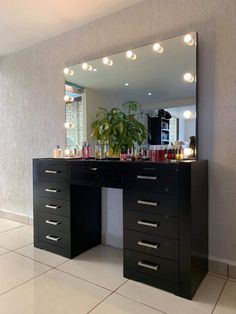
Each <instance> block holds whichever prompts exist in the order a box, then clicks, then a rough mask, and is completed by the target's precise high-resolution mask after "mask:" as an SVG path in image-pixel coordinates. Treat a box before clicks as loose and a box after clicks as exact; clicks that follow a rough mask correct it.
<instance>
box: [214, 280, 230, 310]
mask: <svg viewBox="0 0 236 314" xmlns="http://www.w3.org/2000/svg"><path fill="white" fill-rule="evenodd" d="M226 283H227V279H226V280H225V282H224V285H223V287H222V289H221V291H220V294H219V296H218V298H217V300H216V303H215V305H214V307H213V309H212V312H211V314H213V313H214V311H215V309H216V306H217V304H218V303H219V301H220V298H221V296H222V294H223V292H224V289H225V286H226Z"/></svg>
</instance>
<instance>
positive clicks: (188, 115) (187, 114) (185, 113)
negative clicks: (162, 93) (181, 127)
mask: <svg viewBox="0 0 236 314" xmlns="http://www.w3.org/2000/svg"><path fill="white" fill-rule="evenodd" d="M183 116H184V118H185V119H190V118H191V117H192V112H191V111H189V110H186V111H184V113H183Z"/></svg>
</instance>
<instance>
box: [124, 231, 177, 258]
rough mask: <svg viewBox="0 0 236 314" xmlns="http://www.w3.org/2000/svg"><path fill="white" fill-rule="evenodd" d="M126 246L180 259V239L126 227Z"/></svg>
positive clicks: (143, 251) (126, 247) (147, 252)
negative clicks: (158, 235)
mask: <svg viewBox="0 0 236 314" xmlns="http://www.w3.org/2000/svg"><path fill="white" fill-rule="evenodd" d="M124 248H125V249H130V250H135V251H139V252H142V253H146V254H152V255H155V256H159V257H162V258H167V259H171V260H175V261H178V260H179V241H178V240H174V239H169V238H164V237H157V236H155V235H151V234H148V233H143V232H137V231H133V230H126V229H125V230H124Z"/></svg>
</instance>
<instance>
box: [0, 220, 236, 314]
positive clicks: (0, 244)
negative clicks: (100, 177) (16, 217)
mask: <svg viewBox="0 0 236 314" xmlns="http://www.w3.org/2000/svg"><path fill="white" fill-rule="evenodd" d="M42 313H43V314H65V313H70V314H84V313H92V314H128V313H130V314H131V313H134V314H155V313H156V314H158V313H167V314H172V313H173V314H179V313H181V314H192V313H194V314H211V313H214V314H236V282H235V281H229V280H226V279H224V278H220V277H216V276H212V275H208V276H207V277H206V278H205V280H204V281H203V283H202V285H201V286H200V288H199V289H198V291H197V293H196V295H195V297H194V299H193V300H192V301H189V300H185V299H183V298H179V297H177V296H175V295H173V294H171V293H167V292H165V291H162V290H159V289H156V288H152V287H149V286H147V285H144V284H141V283H138V282H134V281H131V280H127V279H125V278H123V276H122V251H121V250H117V249H113V248H110V247H106V246H103V245H101V246H98V247H96V248H94V249H92V250H89V251H88V252H85V253H84V254H82V255H80V256H79V257H77V258H75V259H73V260H68V259H66V258H64V257H61V256H58V255H55V254H52V253H49V252H46V251H43V250H39V249H35V248H33V246H32V227H31V226H28V225H23V224H19V223H16V222H14V221H11V220H7V219H3V218H0V314H42Z"/></svg>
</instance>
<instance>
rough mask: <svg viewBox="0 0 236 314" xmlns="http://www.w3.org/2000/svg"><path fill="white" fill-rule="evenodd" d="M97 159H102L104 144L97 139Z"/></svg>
mask: <svg viewBox="0 0 236 314" xmlns="http://www.w3.org/2000/svg"><path fill="white" fill-rule="evenodd" d="M95 159H102V144H101V141H97V142H96V144H95Z"/></svg>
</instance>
